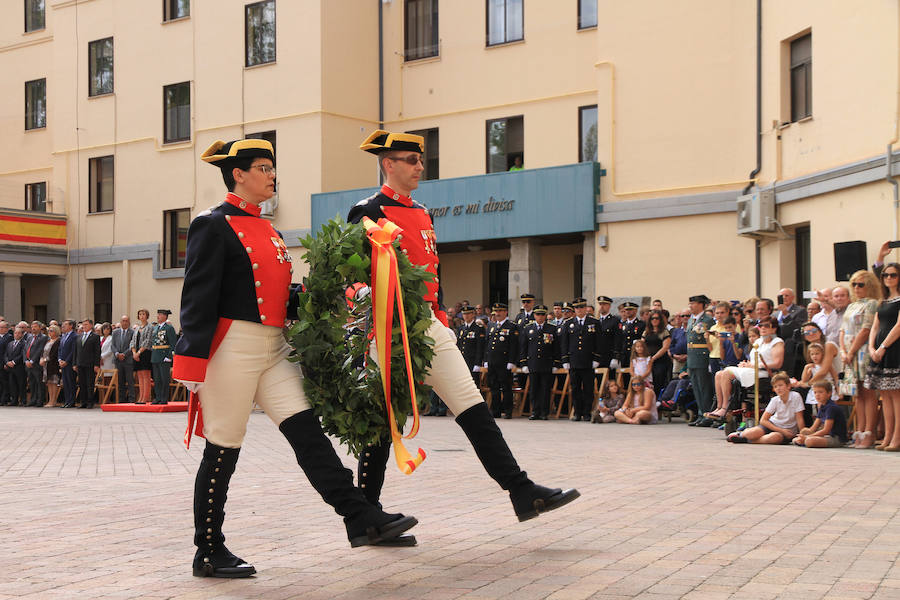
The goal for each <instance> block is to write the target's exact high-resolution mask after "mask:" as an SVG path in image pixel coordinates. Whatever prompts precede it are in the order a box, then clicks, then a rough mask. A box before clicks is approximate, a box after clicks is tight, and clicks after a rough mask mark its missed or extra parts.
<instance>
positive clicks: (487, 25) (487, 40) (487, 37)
mask: <svg viewBox="0 0 900 600" xmlns="http://www.w3.org/2000/svg"><path fill="white" fill-rule="evenodd" d="M509 1H510V0H502V2H503V7H504V10H503V41H502V42H493V43H492V42H491V0H485V2H484V44H485V46H486V47H488V48H493V47H494V46H502V45H504V44H511V43H513V42H521V41H523V40H524V39H525V0H520V1H521V3H522V37H518V38H515V39H509V24H508V23H507V21H506V14H507V11H506V5H507V4H506V3H507V2H509Z"/></svg>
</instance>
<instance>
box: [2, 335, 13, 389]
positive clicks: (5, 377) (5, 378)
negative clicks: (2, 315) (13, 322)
mask: <svg viewBox="0 0 900 600" xmlns="http://www.w3.org/2000/svg"><path fill="white" fill-rule="evenodd" d="M12 339H13V332H12V331H10V330H9V323H7V322H6V321H4V320H0V361H2V360H3V358H2V357H5V356H6V346H7V345H8V344H9V342H10V340H12ZM7 404H12V399H11V398H10V395H9V371H7V370H6V369H5V368H3V369H0V406H6V405H7Z"/></svg>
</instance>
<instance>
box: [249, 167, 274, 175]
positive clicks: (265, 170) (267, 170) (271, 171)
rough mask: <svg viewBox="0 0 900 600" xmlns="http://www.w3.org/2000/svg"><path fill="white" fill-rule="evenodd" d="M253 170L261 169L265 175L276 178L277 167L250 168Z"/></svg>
mask: <svg viewBox="0 0 900 600" xmlns="http://www.w3.org/2000/svg"><path fill="white" fill-rule="evenodd" d="M250 168H251V169H259V170H260V171H262V172H263V175H271V176H273V177H274V176H275V167H270V166H269V165H253V166H252V167H250Z"/></svg>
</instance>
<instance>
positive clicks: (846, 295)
mask: <svg viewBox="0 0 900 600" xmlns="http://www.w3.org/2000/svg"><path fill="white" fill-rule="evenodd" d="M831 303H832V305H833V306H834V312H835V313H837V317H836V318H837V322H838V324H837V327H836V328H835V330H834V331H833V337H832V335H831V334H829V333H828V332H827V331H826V333H825V335H826V336H827V337H828V339H829V341H832V342H834V343H835V344H838V345H840V344H839V342H840V340H839V339H838V338H839V337H840V334H841V327H843V323H844V313H845V312H847V307H848V306H850V290H849V289H848V288H847V287H846V286H843V285H839V286H837V287H836V288H834V289H833V290H831Z"/></svg>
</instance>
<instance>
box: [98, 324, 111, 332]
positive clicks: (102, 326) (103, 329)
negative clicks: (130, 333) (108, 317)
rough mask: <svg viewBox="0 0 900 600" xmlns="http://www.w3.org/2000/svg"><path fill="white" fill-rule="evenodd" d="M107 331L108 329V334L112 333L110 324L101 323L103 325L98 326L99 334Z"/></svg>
mask: <svg viewBox="0 0 900 600" xmlns="http://www.w3.org/2000/svg"><path fill="white" fill-rule="evenodd" d="M107 329H109V332H110V333H112V323H109V322H108V321H107V322H105V323H103V325H101V326H100V331H101V332H102V331H106V330H107Z"/></svg>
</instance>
